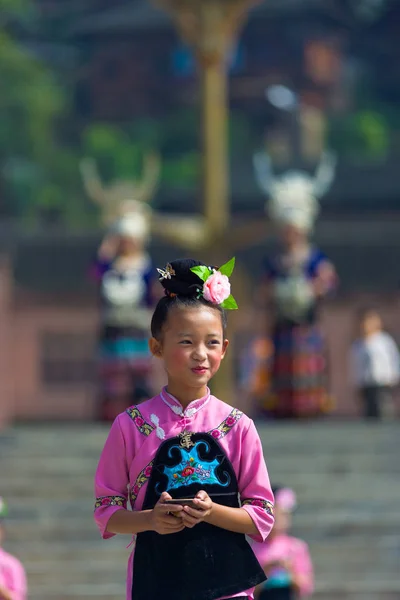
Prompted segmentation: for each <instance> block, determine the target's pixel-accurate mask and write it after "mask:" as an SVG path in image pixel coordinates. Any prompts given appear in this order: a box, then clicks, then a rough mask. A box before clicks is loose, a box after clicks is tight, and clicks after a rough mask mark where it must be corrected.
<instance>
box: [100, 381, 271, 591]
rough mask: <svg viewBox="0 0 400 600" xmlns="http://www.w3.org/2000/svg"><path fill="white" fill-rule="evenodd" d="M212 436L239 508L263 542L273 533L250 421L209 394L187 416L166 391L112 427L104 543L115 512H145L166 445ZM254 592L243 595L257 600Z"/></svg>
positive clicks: (103, 490)
mask: <svg viewBox="0 0 400 600" xmlns="http://www.w3.org/2000/svg"><path fill="white" fill-rule="evenodd" d="M184 429H185V431H189V432H194V433H199V432H206V433H210V434H211V435H212V436H213V437H214V438H215V439H217V440H218V442H219V443H220V444H221V446H222V448H223V450H224V451H225V453H226V455H227V457H228V459H229V460H230V462H231V463H232V466H233V468H234V471H235V473H236V476H237V480H238V486H239V491H240V497H241V504H242V507H243V509H244V510H246V511H247V512H248V513H249V515H250V516H251V518H252V520H253V521H254V523H255V525H256V527H257V529H258V535H257V536H255V538H254V539H255V540H256V541H258V542H262V541H264V540H265V539H266V538H267V536H268V534H269V532H270V531H271V529H272V526H273V523H274V519H273V502H274V498H273V494H272V491H271V486H270V482H269V477H268V472H267V468H266V465H265V461H264V456H263V450H262V446H261V441H260V438H259V436H258V433H257V430H256V428H255V425H254V423H253V421H252V420H251V419H249V418H248V417H247V416H246V415H244V414H243V413H242V412H241V411H239V410H238V409H236V408H233V407H231V406H229V405H228V404H225V403H224V402H221V401H220V400H218V399H217V398H215V397H214V396H211V395H210V393H208V394H207V396H205V397H204V398H201V399H199V400H196V401H194V402H192V403H191V404H190V405H189V406H188V407H187V408H186V410H185V411H183V409H182V407H181V405H180V403H179V402H178V400H176V399H175V398H174V397H173V396H171V395H169V394H168V393H167V392H166V390H165V389H164V390H163V391H162V392H161V394H159V395H158V396H155V397H154V398H152V399H151V400H148V401H147V402H144V403H142V404H140V407H136V406H133V407H131V408H129V409H128V410H127V411H126V412H124V413H122V414H120V415H119V416H118V417H117V418H116V420H115V421H114V423H113V425H112V427H111V431H110V433H109V436H108V438H107V440H106V443H105V446H104V449H103V451H102V454H101V457H100V461H99V465H98V468H97V472H96V478H95V494H96V503H95V521H96V523H97V526H98V528H99V530H100V532H101V534H102V536H103V538H104V539H107V538H110V537H112V536H113V534H112V533H109V532H108V531H107V523H108V521H109V519H110V517H111V515H112V514H114V513H115V512H116V511H117V510H123V509H126V508H127V506H128V503H129V504H130V506H131V509H132V510H141V508H142V506H143V502H144V498H145V494H146V486H147V482H148V480H149V478H150V475H151V471H152V464H153V460H154V458H155V455H156V453H157V450H158V448H159V446H160V444H161V443H162V441H163V440H165V439H169V438H172V437H176V436H178V435H179V434H180V433H182V431H183V430H184ZM133 567H134V549H133V551H132V553H131V556H130V559H129V562H128V575H127V600H130V599H131V594H132V575H133ZM253 591H254V590H246V591H245V590H243V592H242V593H241V594H237V596H241V595H242V596H243V595H245V594H247V596H248V597H249V598H253Z"/></svg>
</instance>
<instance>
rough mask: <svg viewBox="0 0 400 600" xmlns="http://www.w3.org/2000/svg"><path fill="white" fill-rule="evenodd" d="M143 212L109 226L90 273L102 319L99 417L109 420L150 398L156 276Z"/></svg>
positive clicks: (147, 225)
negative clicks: (151, 342)
mask: <svg viewBox="0 0 400 600" xmlns="http://www.w3.org/2000/svg"><path fill="white" fill-rule="evenodd" d="M146 208H147V207H143V208H142V207H138V210H137V211H136V212H129V213H127V214H125V215H124V216H122V217H121V218H119V219H118V220H117V221H116V222H115V223H114V224H113V225H112V226H111V228H110V230H109V232H108V233H107V234H106V236H105V238H104V240H103V242H102V244H101V246H100V248H99V251H98V255H97V260H96V262H95V265H94V269H93V275H94V277H95V279H96V281H97V282H98V288H99V296H100V315H101V329H100V339H99V358H100V385H101V400H100V410H99V417H100V419H102V420H107V421H112V420H114V418H115V417H116V416H117V415H118V414H119V413H121V412H122V411H124V410H125V409H126V408H128V407H129V406H131V405H132V404H134V403H138V402H140V401H141V400H143V399H145V398H148V397H149V395H151V394H150V393H149V389H148V387H149V383H148V378H149V372H150V368H151V355H150V351H149V348H148V342H147V337H148V331H149V328H150V319H151V309H152V306H153V304H154V298H153V283H154V278H153V275H152V273H153V267H152V263H151V259H150V256H149V254H148V253H147V251H146V246H147V243H148V240H149V233H150V231H149V227H150V225H149V215H148V214H147V211H146Z"/></svg>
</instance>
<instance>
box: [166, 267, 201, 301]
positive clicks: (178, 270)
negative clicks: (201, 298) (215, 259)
mask: <svg viewBox="0 0 400 600" xmlns="http://www.w3.org/2000/svg"><path fill="white" fill-rule="evenodd" d="M200 266H206V265H205V264H204V263H202V262H200V261H198V260H193V259H192V258H180V259H177V260H174V261H172V262H170V263H168V265H167V266H166V268H165V270H163V269H158V272H159V274H160V282H161V285H162V286H163V288H164V289H165V292H166V294H167V296H170V297H171V296H172V297H174V296H183V297H185V298H194V297H196V296H197V295H198V292H199V291H200V290H201V289H202V287H203V281H202V280H201V279H200V277H198V275H196V273H193V272H192V271H191V270H190V269H191V268H192V267H200Z"/></svg>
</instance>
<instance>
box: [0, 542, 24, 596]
mask: <svg viewBox="0 0 400 600" xmlns="http://www.w3.org/2000/svg"><path fill="white" fill-rule="evenodd" d="M0 587H5V588H6V590H7V591H8V592H11V594H12V599H13V600H26V598H27V585H26V576H25V570H24V567H23V566H22V564H21V563H20V561H19V560H18V559H17V558H15V556H12V555H11V554H8V552H6V551H5V550H3V549H2V548H0Z"/></svg>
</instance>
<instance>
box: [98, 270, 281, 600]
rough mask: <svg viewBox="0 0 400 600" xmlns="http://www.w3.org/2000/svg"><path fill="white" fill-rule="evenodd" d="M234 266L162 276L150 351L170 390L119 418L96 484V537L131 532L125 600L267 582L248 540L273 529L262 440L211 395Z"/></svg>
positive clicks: (213, 597) (225, 594)
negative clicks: (161, 365) (97, 533)
mask: <svg viewBox="0 0 400 600" xmlns="http://www.w3.org/2000/svg"><path fill="white" fill-rule="evenodd" d="M233 266H234V260H233V259H232V261H229V263H227V264H226V265H223V266H222V267H220V268H219V270H217V269H214V268H211V267H207V266H206V265H204V264H203V263H200V262H198V261H194V260H191V259H183V260H176V261H173V262H171V263H169V264H168V265H167V266H166V268H165V269H159V270H158V271H159V274H160V281H161V284H162V286H163V288H164V290H165V297H163V298H162V299H161V300H160V301H159V303H158V305H157V307H156V309H155V312H154V315H153V319H152V323H151V335H152V337H151V339H150V342H149V345H150V349H151V352H152V354H153V356H154V357H156V358H158V359H159V360H162V361H163V365H164V368H165V371H166V374H167V381H168V384H167V386H166V387H165V388H164V389H163V390H162V391H161V393H160V394H158V395H157V396H155V397H154V398H151V399H150V400H147V401H145V402H143V403H141V404H140V407H138V406H132V407H130V408H129V409H127V410H126V411H125V412H124V413H122V414H120V415H119V416H118V417H117V418H116V420H115V421H114V423H113V425H112V427H111V430H110V433H109V435H108V438H107V440H106V443H105V446H104V449H103V451H102V453H101V457H100V461H99V464H98V468H97V472H96V477H95V492H96V502H95V513H94V516H95V521H96V523H97V525H98V527H99V529H100V532H101V534H102V536H103V538H104V539H107V538H110V537H112V536H113V535H115V534H127V535H131V536H133V540H132V542H133V544H132V545H133V550H132V553H131V555H130V558H129V562H128V575H127V592H126V598H127V600H161V599H163V600H219V599H228V598H235V599H239V598H242V599H243V600H244V599H252V598H253V597H254V596H253V592H254V588H255V586H256V585H258V584H259V583H261V582H263V581H264V580H265V574H264V572H263V570H262V568H261V567H260V564H259V563H258V561H257V559H256V557H255V555H254V552H253V550H252V549H251V546H250V544H249V543H248V541H247V539H246V536H249V537H250V538H251V539H253V540H256V541H258V542H263V541H265V540H266V538H267V536H268V534H269V532H270V531H271V529H272V526H273V523H274V517H273V503H274V497H273V493H272V490H271V486H270V483H269V477H268V472H267V468H266V465H265V461H264V456H263V451H262V446H261V441H260V438H259V436H258V434H257V431H256V428H255V425H254V423H253V421H252V420H251V419H249V418H248V417H247V416H246V415H245V414H243V413H242V412H241V411H239V410H238V409H236V408H234V407H233V406H230V405H229V404H226V403H225V402H223V401H221V400H219V399H218V398H216V397H215V396H213V395H212V394H211V392H210V390H209V388H208V382H209V381H210V379H211V378H212V377H213V376H214V375H215V373H216V372H217V371H218V369H219V367H220V364H221V361H222V360H223V358H224V356H225V353H226V350H227V347H228V340H227V339H226V335H225V329H226V314H225V309H233V308H236V307H237V305H236V302H235V300H234V298H233V297H232V296H231V294H230V282H229V277H230V275H231V273H232V270H233ZM128 505H130V509H131V510H129V509H128Z"/></svg>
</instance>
